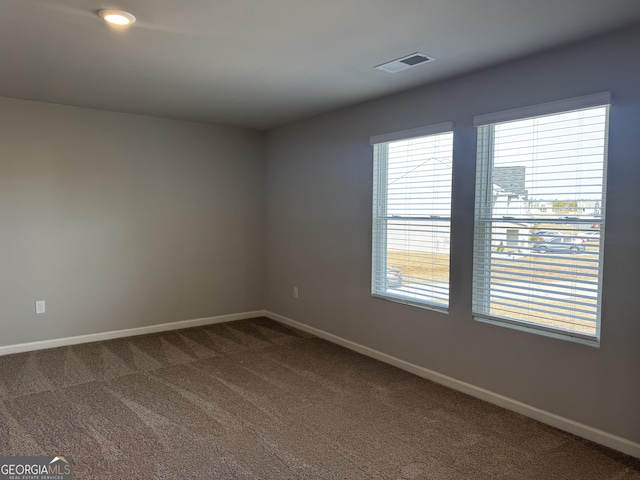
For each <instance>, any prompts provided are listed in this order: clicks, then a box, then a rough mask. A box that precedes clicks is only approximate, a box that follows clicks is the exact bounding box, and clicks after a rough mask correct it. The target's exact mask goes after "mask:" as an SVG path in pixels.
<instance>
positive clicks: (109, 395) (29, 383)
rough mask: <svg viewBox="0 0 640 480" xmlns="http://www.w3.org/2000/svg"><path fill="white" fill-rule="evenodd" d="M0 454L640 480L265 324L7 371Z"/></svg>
mask: <svg viewBox="0 0 640 480" xmlns="http://www.w3.org/2000/svg"><path fill="white" fill-rule="evenodd" d="M0 453H1V454H3V455H71V456H73V459H74V468H75V477H74V478H76V479H101V480H106V479H118V480H124V479H215V480H220V479H231V478H242V479H245V478H246V479H299V478H306V479H339V480H346V479H432V480H435V479H437V480H449V479H451V480H454V479H455V480H464V479H470V480H475V479H514V480H523V479H532V480H533V479H535V480H546V479H559V480H573V479H575V480H589V479H593V480H609V479H610V480H639V479H640V467H639V464H640V462H639V461H637V460H635V459H632V458H631V457H626V456H624V455H621V454H617V453H615V452H613V451H611V450H608V449H605V448H602V447H598V446H596V445H594V444H591V443H589V442H587V441H584V440H581V439H578V438H576V437H573V436H571V435H569V434H566V433H563V432H560V431H558V430H555V429H553V428H550V427H547V426H545V425H542V424H540V423H537V422H535V421H533V420H530V419H528V418H525V417H523V416H520V415H517V414H514V413H510V412H508V411H506V410H503V409H501V408H498V407H495V406H492V405H490V404H487V403H484V402H481V401H479V400H476V399H473V398H471V397H468V396H466V395H463V394H460V393H457V392H455V391H452V390H448V389H446V388H444V387H441V386H439V385H436V384H434V383H431V382H428V381H426V380H423V379H421V378H418V377H416V376H413V375H411V374H409V373H406V372H403V371H401V370H398V369H395V368H393V367H390V366H388V365H385V364H383V363H380V362H377V361H375V360H372V359H369V358H367V357H364V356H361V355H359V354H356V353H353V352H351V351H349V350H346V349H343V348H341V347H338V346H335V345H332V344H331V343H328V342H326V341H324V340H321V339H318V338H314V337H311V336H309V335H307V334H304V333H302V332H300V331H297V330H293V329H290V328H288V327H284V326H282V325H280V324H278V323H276V322H273V321H271V320H268V319H265V318H259V319H253V320H246V321H240V322H232V323H227V324H220V325H212V326H208V327H203V328H192V329H187V330H180V331H175V332H168V333H161V334H155V335H146V336H139V337H130V338H126V339H119V340H110V341H105V342H98V343H92V344H85V345H78V346H73V347H66V348H59V349H53V350H45V351H40V352H33V353H26V354H18V355H10V356H5V357H0Z"/></svg>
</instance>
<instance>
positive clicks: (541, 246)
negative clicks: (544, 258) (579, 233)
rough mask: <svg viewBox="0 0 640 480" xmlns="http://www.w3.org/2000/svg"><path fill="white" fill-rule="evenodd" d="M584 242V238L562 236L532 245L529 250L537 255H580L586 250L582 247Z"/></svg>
mask: <svg viewBox="0 0 640 480" xmlns="http://www.w3.org/2000/svg"><path fill="white" fill-rule="evenodd" d="M584 241H585V240H584V238H578V237H571V236H568V235H563V236H560V237H554V238H546V239H545V240H544V241H543V242H539V243H534V244H533V247H532V248H531V250H532V251H534V252H537V253H547V252H553V253H555V252H569V253H581V252H584V251H585V250H586V248H585V246H584Z"/></svg>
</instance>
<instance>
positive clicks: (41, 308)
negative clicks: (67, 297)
mask: <svg viewBox="0 0 640 480" xmlns="http://www.w3.org/2000/svg"><path fill="white" fill-rule="evenodd" d="M44 312H45V304H44V300H36V313H44Z"/></svg>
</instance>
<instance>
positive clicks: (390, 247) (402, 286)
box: [371, 123, 453, 311]
mask: <svg viewBox="0 0 640 480" xmlns="http://www.w3.org/2000/svg"><path fill="white" fill-rule="evenodd" d="M452 129H453V124H452V123H444V124H439V125H434V126H431V127H425V128H420V129H415V130H410V131H405V132H396V133H392V134H388V135H379V136H376V137H372V138H371V143H372V144H373V146H374V147H373V152H374V184H373V248H372V252H373V253H372V281H371V292H372V294H373V295H374V296H378V297H382V298H386V299H388V300H393V301H397V302H402V303H407V304H411V305H416V306H421V307H429V308H434V309H436V310H440V311H446V310H447V309H448V307H449V237H450V224H451V218H450V217H451V164H452V156H453V132H452Z"/></svg>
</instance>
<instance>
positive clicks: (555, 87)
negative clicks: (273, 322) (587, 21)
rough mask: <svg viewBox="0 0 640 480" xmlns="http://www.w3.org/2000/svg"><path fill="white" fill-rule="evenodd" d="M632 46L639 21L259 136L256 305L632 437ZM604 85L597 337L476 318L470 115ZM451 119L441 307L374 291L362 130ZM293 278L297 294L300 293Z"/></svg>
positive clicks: (635, 149) (636, 394)
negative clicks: (262, 280) (607, 94)
mask: <svg viewBox="0 0 640 480" xmlns="http://www.w3.org/2000/svg"><path fill="white" fill-rule="evenodd" d="M638 46H640V28H634V29H630V30H626V31H622V32H618V33H616V34H613V35H609V36H606V37H601V38H598V39H594V40H590V41H587V42H583V43H581V44H575V45H572V46H569V47H566V48H563V49H560V50H555V51H551V52H547V53H545V54H542V55H538V56H535V57H530V58H527V59H523V60H520V61H517V62H513V63H510V64H506V65H502V66H500V67H496V68H492V69H488V70H485V71H483V72H480V73H477V74H473V75H469V76H466V77H461V78H457V79H455V80H451V81H447V82H443V83H440V84H435V85H431V86H426V87H423V88H419V89H416V90H412V91H409V92H405V93H402V94H398V95H394V96H391V97H387V98H384V99H381V100H378V101H375V102H371V103H366V104H362V105H359V106H356V107H353V108H349V109H345V110H341V111H338V112H334V113H332V114H328V115H325V116H322V117H319V118H315V119H312V120H309V121H306V122H300V123H297V124H293V125H290V126H288V127H284V128H281V129H277V130H274V131H272V132H270V133H269V134H268V136H267V141H266V148H267V198H268V213H267V259H268V266H267V289H268V292H267V308H268V309H269V310H271V311H273V312H276V313H278V314H281V315H284V316H286V317H289V318H292V319H294V320H298V321H300V322H303V323H305V324H308V325H310V326H313V327H316V328H320V329H322V330H325V331H327V332H330V333H333V334H335V335H338V336H340V337H343V338H346V339H349V340H352V341H355V342H357V343H360V344H363V345H366V346H369V347H371V348H374V349H376V350H379V351H382V352H385V353H387V354H390V355H393V356H396V357H399V358H401V359H404V360H407V361H409V362H413V363H415V364H418V365H422V366H424V367H427V368H429V369H433V370H435V371H437V372H440V373H443V374H445V375H449V376H452V377H454V378H457V379H459V380H463V381H466V382H469V383H471V384H474V385H477V386H480V387H483V388H486V389H489V390H491V391H493V392H496V393H499V394H502V395H506V396H508V397H511V398H513V399H516V400H519V401H522V402H525V403H527V404H529V405H533V406H535V407H538V408H541V409H544V410H547V411H549V412H553V413H556V414H559V415H561V416H564V417H567V418H570V419H573V420H575V421H578V422H581V423H584V424H587V425H590V426H592V427H595V428H598V429H602V430H604V431H607V432H610V433H613V434H616V435H620V436H622V437H625V438H628V439H630V440H633V441H636V442H640V371H639V365H640V295H639V294H638V284H639V281H638V278H639V275H640V248H638V247H640V245H639V239H640V221H639V220H640V218H639V217H640V213H639V212H640V209H639V207H638V201H637V195H638V188H639V186H640V158H639V157H640V134H639V132H640V130H639V128H640V127H639V125H640V88H639V85H640V62H638ZM419 68H422V67H419ZM424 68H429V67H428V66H426V67H424ZM605 90H611V91H612V92H613V95H614V102H613V106H612V109H611V123H610V149H609V154H610V155H609V183H608V189H609V193H608V224H607V231H606V244H605V267H604V268H605V270H604V300H603V305H602V322H603V325H602V342H601V347H600V348H592V347H588V346H583V345H579V344H575V343H570V342H566V341H562V340H556V339H551V338H547V337H543V336H538V335H533V334H528V333H523V332H519V331H515V330H511V329H507V328H502V327H497V326H492V325H487V324H482V323H478V322H474V321H472V320H471V275H472V255H471V249H472V245H473V242H472V235H473V194H474V176H475V148H476V137H475V135H476V132H475V129H474V128H473V126H472V118H473V116H474V115H477V114H483V113H489V112H494V111H500V110H504V109H509V108H515V107H520V106H525V105H530V104H536V103H542V102H547V101H553V100H558V99H563V98H568V97H574V96H579V95H585V94H589V93H595V92H600V91H605ZM450 120H453V121H455V123H456V128H455V141H454V142H455V144H454V152H455V153H454V155H455V160H454V180H453V182H454V185H453V189H454V190H453V196H454V200H453V212H452V215H453V220H452V260H451V308H450V313H449V314H448V315H445V314H440V313H435V312H432V311H429V310H422V309H417V308H413V307H409V306H404V305H400V304H395V303H390V302H386V301H384V300H378V299H374V298H372V297H371V296H370V293H369V292H370V265H371V261H370V252H371V203H372V192H371V184H372V149H371V147H370V146H369V143H368V139H369V136H371V135H375V134H382V133H387V132H392V131H398V130H403V129H408V128H413V127H419V126H423V125H430V124H436V123H440V122H445V121H450ZM293 286H298V287H299V288H300V296H299V298H298V299H297V300H296V299H294V298H293V296H292V287H293Z"/></svg>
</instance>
